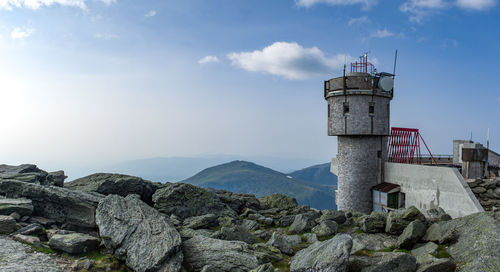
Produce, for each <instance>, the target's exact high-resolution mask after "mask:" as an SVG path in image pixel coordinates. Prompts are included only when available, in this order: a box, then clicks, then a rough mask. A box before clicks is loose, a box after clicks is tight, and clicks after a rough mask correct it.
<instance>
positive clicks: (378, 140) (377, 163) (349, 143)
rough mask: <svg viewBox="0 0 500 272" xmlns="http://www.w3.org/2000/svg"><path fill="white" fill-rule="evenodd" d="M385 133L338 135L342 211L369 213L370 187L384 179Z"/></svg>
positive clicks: (338, 170)
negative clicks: (380, 134)
mask: <svg viewBox="0 0 500 272" xmlns="http://www.w3.org/2000/svg"><path fill="white" fill-rule="evenodd" d="M386 156H387V137H385V136H339V137H338V156H337V159H338V160H337V163H338V164H337V167H336V168H337V169H336V170H337V176H338V186H337V188H338V194H337V203H338V209H339V210H354V211H358V212H364V213H370V212H371V211H372V206H373V200H372V192H371V188H372V187H373V186H375V185H377V184H378V183H380V182H381V181H382V179H383V177H382V166H383V164H382V162H384V161H386V160H387V158H386Z"/></svg>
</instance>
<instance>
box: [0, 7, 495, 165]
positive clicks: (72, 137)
mask: <svg viewBox="0 0 500 272" xmlns="http://www.w3.org/2000/svg"><path fill="white" fill-rule="evenodd" d="M498 2H499V1H497V0H407V1H387V0H378V1H377V0H295V1H294V0H274V1H269V0H262V1H261V0H252V1H243V0H184V1H173V0H164V1H149V0H141V1H137V0H136V1H132V0H128V1H127V0H0V60H1V61H0V124H1V128H2V129H1V133H0V163H6V164H21V163H34V164H37V165H39V166H40V167H41V168H43V169H46V170H49V171H52V170H58V169H64V170H68V169H69V170H70V171H71V169H72V168H74V167H82V166H85V167H90V166H96V165H100V164H109V163H114V162H120V161H126V160H134V159H144V158H151V157H174V156H178V157H197V156H210V155H217V154H218V155H220V154H223V155H228V154H229V155H238V156H253V157H255V156H271V157H282V158H303V159H307V160H308V161H318V162H326V161H328V160H329V159H330V158H331V157H334V156H335V155H336V153H337V146H336V145H337V141H336V137H329V136H327V120H326V118H327V114H326V111H327V104H326V101H325V100H324V98H323V81H324V80H326V79H329V78H333V77H337V76H340V75H341V69H342V66H343V64H344V63H345V62H347V63H349V62H350V61H352V60H354V59H357V58H358V57H359V56H360V55H362V54H363V53H364V52H368V56H369V61H372V62H373V63H374V64H375V65H376V66H377V68H378V71H388V72H392V70H393V61H394V52H395V50H396V49H397V50H398V62H397V70H396V80H395V96H394V99H393V100H392V102H391V107H392V108H391V114H392V116H391V125H392V126H398V127H411V128H418V129H420V131H421V133H422V135H423V137H424V139H425V141H426V143H427V144H428V146H429V148H430V149H431V151H432V152H433V153H434V154H450V153H451V152H452V140H453V139H469V138H470V137H471V134H472V139H473V140H475V141H479V142H482V143H485V141H486V133H487V129H488V128H490V135H491V139H490V143H491V147H492V149H493V150H496V151H497V152H498V151H500V118H499V117H500V87H498V86H499V85H498V83H497V82H498V80H497V77H498V72H499V68H498V67H499V66H498V64H499V63H500V52H499V48H500V38H499V35H498V34H499V33H500V19H499V18H500V5H499V3H498ZM424 153H426V152H424Z"/></svg>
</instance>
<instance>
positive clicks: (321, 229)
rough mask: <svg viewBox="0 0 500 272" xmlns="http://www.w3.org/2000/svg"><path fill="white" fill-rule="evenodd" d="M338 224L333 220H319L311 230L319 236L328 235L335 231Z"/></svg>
mask: <svg viewBox="0 0 500 272" xmlns="http://www.w3.org/2000/svg"><path fill="white" fill-rule="evenodd" d="M338 228H339V225H338V224H337V222H335V221H333V220H323V221H320V222H319V224H318V225H317V226H315V227H314V228H312V231H313V232H314V233H316V234H317V235H318V236H319V237H324V236H330V235H333V234H336V233H337V230H338Z"/></svg>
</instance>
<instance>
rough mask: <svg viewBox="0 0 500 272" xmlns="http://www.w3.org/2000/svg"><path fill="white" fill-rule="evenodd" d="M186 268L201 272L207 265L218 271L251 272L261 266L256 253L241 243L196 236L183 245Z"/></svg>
mask: <svg viewBox="0 0 500 272" xmlns="http://www.w3.org/2000/svg"><path fill="white" fill-rule="evenodd" d="M182 248H183V252H184V266H185V267H186V268H187V269H188V270H189V271H200V270H201V269H203V267H204V266H205V265H210V266H212V268H213V269H216V271H235V272H240V271H249V270H251V269H255V268H257V267H258V266H259V261H258V259H257V257H256V256H255V252H254V251H253V250H252V249H250V248H249V246H248V245H247V244H246V243H244V242H240V241H224V240H218V239H212V238H207V237H203V236H195V237H193V238H191V239H189V240H187V241H185V242H184V243H183V246H182Z"/></svg>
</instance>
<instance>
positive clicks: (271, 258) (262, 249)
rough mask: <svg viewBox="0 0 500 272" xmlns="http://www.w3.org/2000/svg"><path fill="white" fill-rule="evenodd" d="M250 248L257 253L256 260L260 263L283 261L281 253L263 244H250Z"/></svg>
mask: <svg viewBox="0 0 500 272" xmlns="http://www.w3.org/2000/svg"><path fill="white" fill-rule="evenodd" d="M250 247H251V248H252V249H253V250H255V251H256V252H257V253H259V254H257V258H258V259H259V261H260V262H261V263H267V262H279V261H281V260H282V259H283V255H282V254H281V251H280V250H279V249H277V248H275V247H273V246H269V245H266V244H264V243H257V244H252V245H250Z"/></svg>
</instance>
